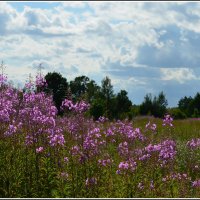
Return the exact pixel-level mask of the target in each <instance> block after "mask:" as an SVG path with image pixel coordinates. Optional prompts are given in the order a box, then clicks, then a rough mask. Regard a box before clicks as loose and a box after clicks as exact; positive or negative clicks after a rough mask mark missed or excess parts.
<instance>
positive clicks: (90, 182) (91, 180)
mask: <svg viewBox="0 0 200 200" xmlns="http://www.w3.org/2000/svg"><path fill="white" fill-rule="evenodd" d="M96 184H97V179H96V178H95V177H92V178H87V179H86V181H85V185H86V186H88V187H89V186H93V185H96Z"/></svg>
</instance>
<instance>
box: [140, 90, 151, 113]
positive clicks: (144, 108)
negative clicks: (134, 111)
mask: <svg viewBox="0 0 200 200" xmlns="http://www.w3.org/2000/svg"><path fill="white" fill-rule="evenodd" d="M152 106H153V103H152V95H151V93H149V94H146V95H145V97H144V101H143V102H142V104H141V105H140V114H141V115H149V114H151V112H152Z"/></svg>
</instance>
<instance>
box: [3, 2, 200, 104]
mask: <svg viewBox="0 0 200 200" xmlns="http://www.w3.org/2000/svg"><path fill="white" fill-rule="evenodd" d="M45 6H46V7H45V8H44V7H41V8H39V7H38V6H37V8H36V7H32V6H31V5H29V6H27V5H25V4H24V7H23V9H21V10H19V9H17V3H15V4H12V3H9V2H0V58H1V59H3V60H5V62H6V63H7V64H8V66H9V67H8V68H11V69H12V70H8V71H9V72H8V74H10V76H11V77H13V78H14V77H19V79H20V80H22V79H21V78H20V73H21V74H22V75H21V76H25V74H28V70H29V71H30V72H32V73H33V71H34V70H35V69H34V68H33V67H32V68H31V67H30V66H33V65H34V63H36V64H37V63H38V62H41V61H42V62H43V63H45V65H46V71H47V70H49V71H53V70H54V71H59V72H61V73H63V74H64V75H66V76H69V77H67V79H68V80H69V79H72V78H73V77H75V76H77V75H82V74H84V75H88V76H90V77H91V78H93V79H95V80H97V82H98V83H100V80H101V79H103V78H104V77H105V76H106V75H108V76H110V77H111V78H112V80H113V85H114V87H116V88H118V89H120V87H122V86H123V88H124V89H126V90H127V91H128V93H129V96H130V98H132V99H133V101H135V102H138V101H137V100H134V98H137V97H138V99H139V100H140V101H141V100H142V97H143V96H144V95H145V93H147V92H153V93H155V92H156V91H160V90H166V92H168V94H175V93H173V91H176V88H177V87H179V85H180V87H183V86H185V84H196V83H197V81H198V80H199V77H200V72H199V71H198V68H199V59H200V55H199V53H198V52H199V51H200V14H199V12H198V11H199V8H200V3H198V2H123V1H120V2H104V1H94V2H91V1H88V2H87V1H84V2H83V1H76V2H72V1H70V2H69V1H68V2H58V3H57V4H55V5H54V4H51V6H49V7H48V4H45ZM14 68H17V69H18V70H16V76H15V75H14V74H13V72H14V70H13V69H14ZM170 84H171V86H170V87H169V85H170ZM172 86H173V87H172ZM188 87H189V86H188ZM193 88H194V87H193ZM169 90H170V92H169ZM180 95H181V94H180ZM177 98H178V97H177ZM177 98H176V97H173V98H172V97H171V99H173V100H172V102H173V103H172V104H174V102H176V101H177ZM169 104H170V103H169Z"/></svg>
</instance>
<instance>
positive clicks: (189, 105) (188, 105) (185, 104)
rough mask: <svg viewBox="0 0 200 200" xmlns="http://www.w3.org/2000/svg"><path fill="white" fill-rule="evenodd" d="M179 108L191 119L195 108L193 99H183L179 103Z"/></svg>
mask: <svg viewBox="0 0 200 200" xmlns="http://www.w3.org/2000/svg"><path fill="white" fill-rule="evenodd" d="M178 108H179V109H180V110H181V111H182V112H183V113H185V114H186V115H187V117H191V116H192V114H193V112H194V108H193V98H192V97H191V96H190V97H186V96H185V97H183V98H181V99H180V100H179V102H178Z"/></svg>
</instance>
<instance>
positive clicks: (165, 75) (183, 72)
mask: <svg viewBox="0 0 200 200" xmlns="http://www.w3.org/2000/svg"><path fill="white" fill-rule="evenodd" d="M160 70H161V72H162V77H161V80H166V81H169V80H176V81H178V82H179V83H184V82H185V81H189V80H197V79H200V77H197V76H196V75H195V74H194V72H193V70H192V69H188V68H179V69H177V68H173V69H170V68H161V69H160Z"/></svg>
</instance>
